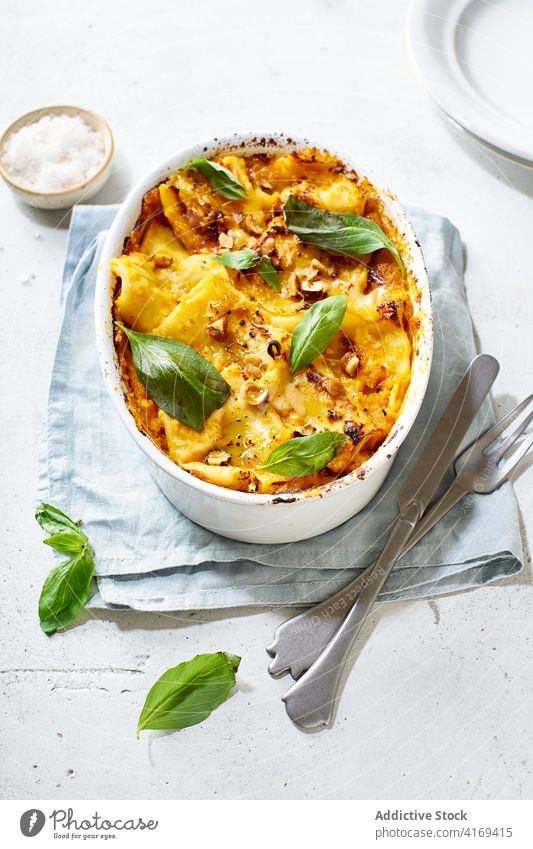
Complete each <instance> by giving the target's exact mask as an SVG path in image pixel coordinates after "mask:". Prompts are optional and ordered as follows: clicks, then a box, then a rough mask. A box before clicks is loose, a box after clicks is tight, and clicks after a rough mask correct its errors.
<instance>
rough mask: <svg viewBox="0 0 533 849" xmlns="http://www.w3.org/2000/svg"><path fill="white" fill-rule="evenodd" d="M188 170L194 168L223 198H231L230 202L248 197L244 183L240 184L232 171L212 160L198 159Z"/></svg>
mask: <svg viewBox="0 0 533 849" xmlns="http://www.w3.org/2000/svg"><path fill="white" fill-rule="evenodd" d="M187 168H194V169H196V171H199V172H200V174H202V175H203V176H204V177H205V179H206V180H207V182H208V183H210V184H211V185H212V186H213V188H214V189H215V190H216V191H217V192H218V193H219V195H222V197H225V198H229V200H241V199H242V198H245V197H246V196H247V195H246V189H245V188H244V186H243V185H242V183H239V181H238V180H237V178H236V177H234V176H233V174H232V173H231V171H228V169H227V168H224V166H223V165H219V164H218V163H217V162H211V160H209V159H204V158H203V156H200V157H199V158H198V159H194V160H193V161H192V162H189V164H188V165H187Z"/></svg>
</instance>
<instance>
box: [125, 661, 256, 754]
mask: <svg viewBox="0 0 533 849" xmlns="http://www.w3.org/2000/svg"><path fill="white" fill-rule="evenodd" d="M240 662H241V659H240V657H237V656H236V655H234V654H228V653H227V652H216V653H215V654H197V655H196V657H193V658H192V660H187V661H185V662H184V663H180V664H178V666H174V667H172V668H171V669H167V671H166V672H164V673H163V675H162V676H161V677H160V678H159V679H158V680H157V681H156V682H155V684H154V685H153V687H152V688H151V690H150V692H149V693H148V695H147V697H146V701H145V703H144V707H143V709H142V711H141V715H140V717H139V723H138V725H137V739H138V738H139V733H140V732H141V731H144V730H146V729H152V730H171V729H178V728H187V727H189V726H190V725H197V724H198V723H199V722H202V721H203V720H204V719H206V718H207V717H208V716H209V714H210V713H211V712H212V711H213V710H215V708H217V707H218V706H219V705H221V704H222V702H224V701H226V699H227V698H228V696H229V694H230V692H231V690H232V689H233V687H234V686H235V673H236V672H237V670H238V668H239V664H240Z"/></svg>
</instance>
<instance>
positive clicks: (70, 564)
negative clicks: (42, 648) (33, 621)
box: [39, 549, 94, 636]
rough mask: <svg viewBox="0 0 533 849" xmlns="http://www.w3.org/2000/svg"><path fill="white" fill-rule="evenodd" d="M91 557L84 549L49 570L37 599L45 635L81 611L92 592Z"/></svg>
mask: <svg viewBox="0 0 533 849" xmlns="http://www.w3.org/2000/svg"><path fill="white" fill-rule="evenodd" d="M93 573H94V560H93V558H92V555H91V554H90V553H89V551H88V550H86V549H84V550H83V551H81V552H79V553H78V554H76V555H74V556H73V557H71V558H70V559H69V560H66V561H65V562H64V563H61V564H60V565H59V566H56V568H55V569H52V571H51V572H50V574H49V575H48V577H47V578H46V581H45V582H44V585H43V588H42V590H41V596H40V598H39V620H40V624H41V628H42V629H43V631H44V633H45V634H48V636H52V634H55V633H56V631H63V630H64V629H65V628H67V627H68V626H69V625H70V624H71V623H72V622H73V621H74V620H75V619H76V618H77V616H78V615H79V614H80V613H81V611H82V610H83V608H84V607H85V605H86V604H87V602H88V601H89V599H90V597H91V595H92V577H93Z"/></svg>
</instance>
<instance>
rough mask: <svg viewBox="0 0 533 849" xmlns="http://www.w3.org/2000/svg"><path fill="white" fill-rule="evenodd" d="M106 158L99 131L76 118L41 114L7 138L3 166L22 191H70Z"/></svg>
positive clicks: (90, 175) (103, 143)
mask: <svg viewBox="0 0 533 849" xmlns="http://www.w3.org/2000/svg"><path fill="white" fill-rule="evenodd" d="M104 157H105V142H104V138H103V135H102V133H101V132H99V131H98V130H96V129H94V128H93V127H91V126H90V125H89V124H88V123H87V122H86V121H84V120H83V118H81V117H80V116H78V115H66V114H65V115H61V114H60V115H44V116H43V117H42V118H39V120H38V121H35V123H33V124H28V125H27V126H26V127H22V128H21V129H20V130H18V131H17V132H16V133H13V135H12V136H10V137H9V138H8V140H7V142H6V144H5V146H4V152H3V156H2V164H3V166H4V168H5V169H6V171H7V172H8V174H9V176H10V177H12V178H13V180H16V181H17V182H19V183H20V184H21V185H23V186H24V188H27V189H33V190H34V191H38V192H54V191H61V190H63V189H69V188H71V187H72V186H76V185H78V184H80V183H83V182H84V181H85V180H88V179H89V178H90V177H92V176H93V174H95V173H96V171H98V169H99V167H100V166H101V165H102V163H103V161H104Z"/></svg>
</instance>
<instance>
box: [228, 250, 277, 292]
mask: <svg viewBox="0 0 533 849" xmlns="http://www.w3.org/2000/svg"><path fill="white" fill-rule="evenodd" d="M213 259H214V260H216V262H219V263H220V265H225V266H226V268H236V269H237V270H238V271H246V269H248V268H255V270H256V271H257V273H258V274H259V276H260V277H261V278H262V280H264V281H265V283H268V285H269V286H271V287H272V289H275V291H276V292H281V284H280V282H279V279H278V274H277V271H276V269H275V268H274V265H273V263H272V260H271V259H270V258H269V257H268V256H262V255H261V254H260V253H259V252H258V251H253V250H243V251H231V253H227V254H219V255H218V256H213Z"/></svg>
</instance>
